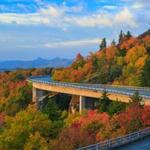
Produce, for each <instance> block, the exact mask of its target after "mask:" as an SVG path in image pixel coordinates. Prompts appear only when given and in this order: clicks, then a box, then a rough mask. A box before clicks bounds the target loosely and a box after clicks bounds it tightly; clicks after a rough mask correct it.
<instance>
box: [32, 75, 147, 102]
mask: <svg viewBox="0 0 150 150" xmlns="http://www.w3.org/2000/svg"><path fill="white" fill-rule="evenodd" d="M29 81H31V82H34V83H42V84H48V85H55V86H63V87H72V88H77V89H85V90H91V91H100V92H102V91H107V92H109V93H116V94H122V95H127V96H131V95H133V94H134V93H135V91H138V92H139V95H140V96H141V97H143V99H149V100H150V88H147V87H131V86H113V85H103V84H85V83H66V82H58V81H53V80H51V78H50V76H36V77H31V78H30V79H29Z"/></svg>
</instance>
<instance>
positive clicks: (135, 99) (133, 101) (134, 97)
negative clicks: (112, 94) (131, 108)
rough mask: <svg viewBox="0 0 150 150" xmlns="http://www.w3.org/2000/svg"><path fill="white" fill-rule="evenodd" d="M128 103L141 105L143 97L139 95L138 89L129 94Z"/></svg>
mask: <svg viewBox="0 0 150 150" xmlns="http://www.w3.org/2000/svg"><path fill="white" fill-rule="evenodd" d="M130 99H131V101H130V104H138V105H139V106H140V105H142V100H143V98H142V97H141V96H140V95H139V92H138V91H135V93H134V94H133V95H132V96H130Z"/></svg>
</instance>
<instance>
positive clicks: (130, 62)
mask: <svg viewBox="0 0 150 150" xmlns="http://www.w3.org/2000/svg"><path fill="white" fill-rule="evenodd" d="M149 60H150V31H149V30H148V31H147V32H145V33H144V34H142V35H140V36H138V37H133V36H132V35H131V34H129V32H128V33H127V35H125V34H123V33H122V36H121V38H120V40H119V43H118V44H115V43H114V42H113V44H112V45H111V46H109V47H107V48H102V49H100V50H99V51H97V52H96V53H90V54H89V55H88V56H87V57H85V58H84V57H83V56H82V55H81V54H78V55H77V57H76V59H75V61H74V62H73V64H72V65H71V66H70V67H67V68H64V69H56V70H55V71H54V72H53V79H55V80H58V81H66V82H90V83H105V84H106V83H111V84H121V85H134V86H150V84H148V85H147V84H146V82H145V78H146V77H143V75H142V73H144V72H146V71H147V70H144V67H146V66H145V65H146V62H147V61H149ZM146 80H147V79H146ZM149 80H150V79H148V81H147V82H148V83H149Z"/></svg>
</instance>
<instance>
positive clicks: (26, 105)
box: [0, 31, 150, 150]
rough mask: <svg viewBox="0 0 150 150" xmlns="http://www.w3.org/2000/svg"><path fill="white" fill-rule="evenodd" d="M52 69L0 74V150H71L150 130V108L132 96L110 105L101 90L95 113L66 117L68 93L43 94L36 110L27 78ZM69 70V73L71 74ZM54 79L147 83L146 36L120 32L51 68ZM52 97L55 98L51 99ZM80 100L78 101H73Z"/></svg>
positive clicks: (149, 50)
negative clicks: (70, 61) (65, 64)
mask: <svg viewBox="0 0 150 150" xmlns="http://www.w3.org/2000/svg"><path fill="white" fill-rule="evenodd" d="M51 72H52V69H49V68H47V69H30V70H16V71H11V72H7V71H6V72H3V73H0V150H74V149H77V148H80V147H82V146H86V145H89V144H94V143H97V142H100V141H104V140H107V139H111V138H116V137H119V136H122V135H125V134H129V133H131V132H134V131H138V130H139V129H143V128H147V127H149V126H150V106H149V105H146V106H145V105H144V104H143V103H142V97H140V96H139V93H138V92H136V93H135V94H134V95H132V96H131V97H129V99H130V103H129V104H125V103H122V102H118V101H111V99H109V96H108V94H109V93H107V92H106V91H104V92H103V94H102V96H101V97H100V98H99V99H97V101H98V103H97V104H98V105H97V107H96V109H95V110H85V111H83V113H82V114H80V113H79V112H74V113H73V114H71V113H69V108H68V107H69V103H70V99H68V98H71V97H72V98H74V96H71V95H65V94H58V95H56V93H51V92H50V93H48V94H49V96H50V97H47V98H46V99H44V102H43V104H42V106H41V107H40V109H39V107H38V106H39V105H37V103H33V102H32V85H31V84H30V83H28V82H27V80H26V79H27V77H29V76H36V75H51ZM70 72H71V73H70ZM53 78H54V79H57V80H61V81H68V82H91V83H111V84H126V85H127V84H128V85H143V86H149V85H150V35H149V31H148V32H146V33H144V34H143V35H141V36H139V37H136V38H135V37H133V36H131V35H130V33H129V32H128V34H127V35H124V34H123V33H121V34H120V40H119V44H116V43H115V42H114V41H113V42H112V45H111V46H110V47H108V48H106V40H105V39H103V41H102V43H101V44H100V50H99V51H98V52H96V53H90V55H89V56H88V57H86V58H84V57H82V56H81V55H80V54H78V55H77V58H76V60H75V61H74V63H73V64H72V65H71V66H70V67H68V68H65V69H59V70H55V71H54V72H53ZM52 94H55V95H56V97H55V96H54V97H51V95H52ZM78 102H79V99H78Z"/></svg>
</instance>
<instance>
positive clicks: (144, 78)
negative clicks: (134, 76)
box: [140, 58, 150, 86]
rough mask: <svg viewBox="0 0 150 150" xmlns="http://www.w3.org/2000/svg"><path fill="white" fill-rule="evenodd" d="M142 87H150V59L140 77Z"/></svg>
mask: <svg viewBox="0 0 150 150" xmlns="http://www.w3.org/2000/svg"><path fill="white" fill-rule="evenodd" d="M140 82H141V86H150V58H148V59H147V61H146V62H145V65H144V67H143V69H142V73H141V77H140Z"/></svg>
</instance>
